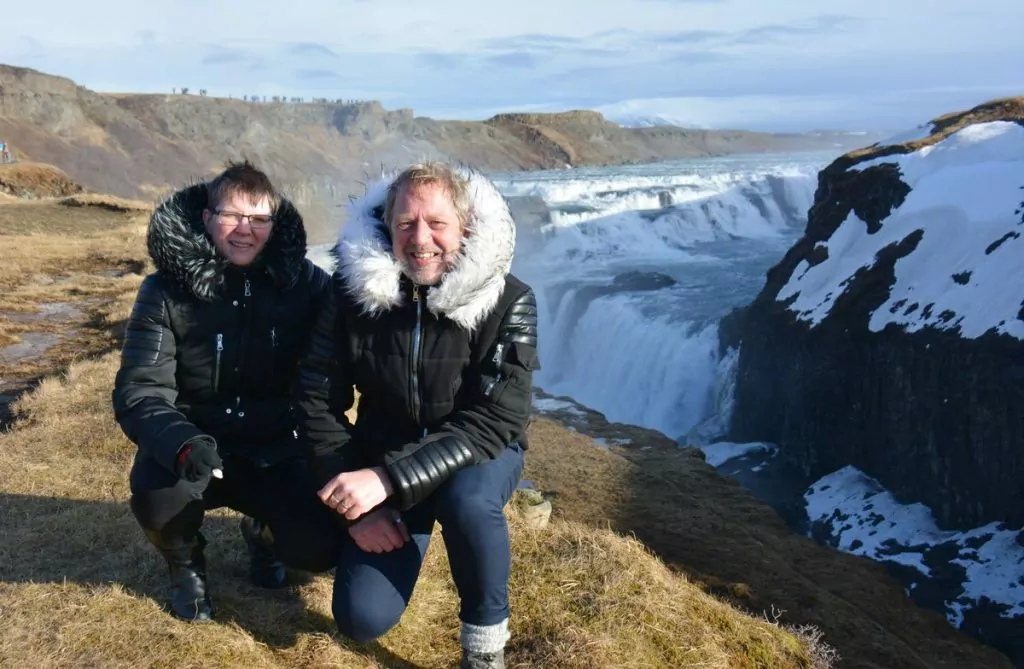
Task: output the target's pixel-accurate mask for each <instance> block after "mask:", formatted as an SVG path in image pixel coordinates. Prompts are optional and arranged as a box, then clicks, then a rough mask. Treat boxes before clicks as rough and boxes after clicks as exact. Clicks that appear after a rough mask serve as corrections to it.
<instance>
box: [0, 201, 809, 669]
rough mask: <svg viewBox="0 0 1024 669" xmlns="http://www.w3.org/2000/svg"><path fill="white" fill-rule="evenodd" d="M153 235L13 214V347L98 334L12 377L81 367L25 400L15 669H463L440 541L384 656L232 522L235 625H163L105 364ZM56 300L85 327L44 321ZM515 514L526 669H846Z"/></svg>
mask: <svg viewBox="0 0 1024 669" xmlns="http://www.w3.org/2000/svg"><path fill="white" fill-rule="evenodd" d="M142 233H143V228H142V226H141V222H140V220H139V218H138V212H133V209H132V208H126V211H120V210H118V209H116V208H113V209H112V208H109V207H104V206H102V205H101V207H98V208H97V207H77V208H75V209H70V210H69V209H67V208H64V207H63V206H62V205H60V204H59V203H50V204H47V205H43V204H35V203H33V204H8V203H4V204H0V236H2V237H3V238H2V239H0V243H2V244H3V249H4V263H0V333H6V334H7V336H18V334H19V333H21V334H23V333H26V332H28V333H32V334H37V333H39V332H54V333H64V334H66V331H67V330H68V328H70V327H74V328H75V329H76V330H79V331H80V334H77V335H75V336H73V337H65V338H64V339H62V340H61V343H60V344H58V345H57V346H55V347H54V348H53V349H51V350H50V351H48V352H47V354H46V355H45V356H42V357H41V358H39V359H37V360H35V361H34V362H33V363H32V364H33V365H35V366H34V367H33V366H32V365H28V364H27V363H23V364H22V365H21V366H20V367H19V366H17V365H14V366H12V365H7V366H6V367H3V366H0V374H2V375H4V376H8V377H11V376H17V375H22V376H24V375H26V374H30V373H39V372H43V371H53V370H54V369H58V368H60V369H63V371H62V372H60V373H59V374H54V375H50V376H48V377H46V378H44V379H43V380H42V381H41V382H40V384H39V385H38V386H37V387H36V388H35V389H34V390H33V391H32V392H30V393H27V394H25V395H24V396H23V397H22V398H21V399H20V400H19V401H18V402H17V404H16V405H15V410H16V413H17V415H18V417H19V419H20V420H18V422H17V423H15V425H14V426H13V428H12V429H10V430H9V431H7V432H6V433H0V536H3V541H2V542H0V666H5V667H6V666H32V667H58V666H60V667H68V666H75V667H77V666H90V667H127V666H132V667H134V666H151V667H164V666H168V667H169V666H176V667H177V666H187V667H190V666H204V667H205V666H247V667H314V666H315V667H320V666H337V667H381V666H383V667H445V666H451V665H452V664H453V663H454V662H455V661H456V658H457V657H458V652H459V651H458V646H457V618H456V611H457V599H456V594H455V591H454V587H453V585H452V582H451V578H450V576H449V573H448V566H447V558H446V556H445V553H444V550H443V544H442V542H441V541H440V540H438V541H435V542H434V544H433V546H432V548H431V550H430V552H429V554H428V557H427V562H426V564H425V567H424V574H423V579H422V581H421V583H420V585H419V586H418V588H417V591H416V594H415V596H414V598H413V601H412V603H411V606H410V610H409V612H408V613H407V615H406V617H405V618H404V619H403V621H402V623H401V624H400V625H399V626H398V627H397V628H396V629H395V630H394V631H392V632H391V633H390V634H389V635H387V636H386V637H385V638H384V639H383V640H382V643H380V644H370V645H367V646H359V645H355V644H351V643H348V642H345V641H344V640H340V639H338V638H336V637H335V635H334V634H333V623H332V621H331V619H330V591H331V581H330V578H329V576H320V577H316V578H312V579H311V580H310V581H309V582H308V583H307V584H305V585H302V586H298V587H296V588H293V589H290V590H288V591H285V592H272V593H271V592H266V591H260V590H257V589H255V588H253V587H251V586H250V585H249V584H248V582H247V580H246V578H245V563H246V560H245V551H244V547H243V543H242V541H241V538H240V536H239V534H238V531H237V525H236V523H237V516H236V514H234V513H233V512H229V511H218V512H213V513H211V514H210V515H209V517H208V519H207V521H206V523H205V525H204V532H205V533H206V534H207V536H208V537H209V538H210V540H211V546H210V548H209V560H210V579H211V586H212V593H213V596H214V598H215V605H216V607H217V612H218V614H217V615H218V619H217V622H215V623H213V624H209V625H198V626H197V625H188V624H186V623H182V622H179V621H176V620H174V619H172V618H171V617H170V616H169V615H168V614H167V613H165V612H164V611H162V609H161V606H160V601H162V597H163V588H164V584H165V576H164V574H165V572H164V569H163V566H162V564H161V561H160V559H159V557H158V556H157V554H156V552H155V551H154V550H153V549H152V547H150V546H149V544H148V543H147V542H146V540H145V539H144V537H143V535H142V533H141V531H139V529H138V527H137V525H136V523H135V521H134V519H133V517H132V515H131V512H130V510H129V509H128V506H127V503H126V501H127V498H128V494H129V493H128V473H129V469H130V467H131V460H132V456H133V454H134V450H135V447H134V446H133V445H132V444H131V443H130V442H128V441H127V440H126V439H125V437H124V436H123V435H122V434H121V432H120V430H119V428H118V427H117V425H116V423H115V422H114V420H113V416H112V413H111V408H110V388H111V385H112V382H113V376H114V373H115V372H116V368H117V364H118V356H117V354H116V353H114V352H108V353H106V354H105V355H102V356H100V357H92V356H93V355H95V354H96V353H98V352H102V351H103V350H105V349H110V348H112V347H113V346H115V345H116V339H117V327H116V326H117V324H118V323H119V322H120V321H123V319H124V318H126V317H127V315H128V312H129V310H130V308H131V303H132V300H133V297H134V294H135V290H136V288H137V286H138V283H139V281H140V279H141V275H142V273H143V272H144V271H145V270H146V262H145V258H144V257H143V244H142ZM114 270H117V271H114ZM118 272H126V273H125V274H123V275H120V276H118V275H117V274H118ZM54 303H57V304H68V305H71V306H74V307H75V308H76V309H78V310H80V311H81V313H82V316H80V317H79V316H74V317H70V318H68V317H59V318H56V319H54V320H53V321H52V322H48V321H47V320H46V318H45V315H44V316H39V315H38V314H36V313H34V312H37V311H38V309H39V308H40V307H41V306H44V305H47V304H49V305H51V306H52V305H53V304H54ZM22 316H27V317H28V320H17V318H20V317H22ZM65 316H66V315H65ZM89 328H91V332H92V334H91V335H87V334H81V333H83V332H86V331H87V329H89ZM0 346H2V344H0ZM62 352H63V353H62ZM82 358H84V359H82ZM72 360H77V362H73V364H70V365H69V366H66V367H65V365H67V363H68V362H70V361H72ZM0 365H3V360H0ZM567 434H568V433H567ZM510 515H511V516H512V521H513V522H512V527H513V530H512V531H513V537H514V539H513V541H514V545H515V557H514V565H513V576H512V583H511V591H512V597H513V598H512V607H513V610H514V612H515V613H514V617H513V619H512V631H513V641H512V645H511V646H510V648H509V666H510V667H579V668H583V667H587V668H590V667H687V666H693V667H697V666H699V667H723V668H724V667H819V666H827V661H826V660H821V658H822V657H824V656H825V655H827V653H825V654H824V655H823V654H822V652H821V649H822V648H823V646H821V645H820V644H817V643H814V642H813V641H810V640H808V639H807V637H806V635H803V636H802V635H800V634H795V633H790V632H788V631H786V630H784V629H782V628H780V627H779V626H778V625H776V624H773V623H771V622H768V621H766V620H763V619H761V618H759V617H757V616H751V615H746V614H743V613H741V612H739V611H737V610H736V609H734V608H732V607H730V606H729V605H727V604H724V603H722V602H721V601H718V600H717V599H715V598H714V597H711V596H709V595H707V594H705V593H704V592H702V591H701V589H700V588H698V587H696V586H695V585H693V584H691V583H688V582H687V581H686V579H685V578H683V577H681V576H679V575H678V574H674V573H672V572H670V571H669V570H668V569H666V568H665V566H664V565H663V564H661V563H660V562H659V561H658V560H657V559H656V558H654V557H652V556H651V555H650V554H649V553H648V551H647V550H646V549H645V548H644V547H643V546H642V545H641V544H640V543H638V542H637V541H635V540H632V539H626V538H623V537H621V536H618V535H616V534H614V533H612V532H611V531H609V530H607V529H600V528H597V529H595V528H592V527H587V526H585V525H582V524H578V523H574V522H567V521H555V522H553V523H552V525H550V526H549V529H548V530H546V531H544V532H537V531H535V530H531V529H530V528H528V527H526V526H524V525H523V524H522V523H521V522H520V521H519V520H518V516H517V515H516V512H515V511H514V506H511V507H510Z"/></svg>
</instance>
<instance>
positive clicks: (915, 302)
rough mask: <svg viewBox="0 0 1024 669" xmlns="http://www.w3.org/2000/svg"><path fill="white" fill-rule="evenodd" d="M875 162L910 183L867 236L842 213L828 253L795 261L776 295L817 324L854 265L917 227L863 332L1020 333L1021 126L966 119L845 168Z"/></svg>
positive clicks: (1023, 330)
mask: <svg viewBox="0 0 1024 669" xmlns="http://www.w3.org/2000/svg"><path fill="white" fill-rule="evenodd" d="M881 163H893V164H896V165H897V166H898V167H899V169H900V172H901V174H902V178H903V181H904V182H906V183H907V184H908V185H909V186H910V187H911V191H910V194H909V195H907V198H906V200H905V201H904V202H903V204H902V205H901V206H900V207H899V208H898V209H897V210H896V211H895V212H894V213H893V214H892V215H890V216H889V217H888V218H887V219H885V220H884V221H883V222H882V226H881V230H880V231H878V232H876V233H874V234H869V233H868V229H867V225H866V224H865V223H864V221H862V220H860V219H859V218H858V217H857V215H856V214H854V213H852V212H851V213H850V215H849V216H848V217H847V218H846V220H845V221H843V223H842V224H841V225H840V226H839V228H838V229H837V230H836V231H835V233H834V234H833V235H832V237H831V238H830V239H829V240H828V241H827V242H826V246H827V248H828V258H827V259H826V260H825V261H824V262H821V263H819V264H818V265H815V266H813V267H811V266H810V265H809V263H807V262H801V263H800V264H799V265H798V266H797V267H796V268H795V269H794V271H793V274H792V276H791V277H790V280H789V282H788V283H787V284H786V285H785V286H783V288H782V290H780V291H779V294H778V295H777V298H776V299H778V300H780V301H785V300H789V299H792V298H795V299H794V301H793V303H792V304H791V305H790V307H789V308H790V309H791V310H792V311H794V312H795V313H796V314H797V316H798V317H799V318H801V319H802V320H805V321H808V322H810V323H811V324H812V325H818V324H820V323H821V322H822V320H824V319H825V318H826V317H827V316H828V315H829V313H830V312H831V309H832V306H833V305H834V304H835V302H836V300H837V299H838V298H839V296H841V295H842V294H843V292H844V291H845V290H846V288H847V285H848V284H849V282H850V280H851V278H852V277H853V275H854V274H855V273H856V272H857V271H858V270H860V269H861V268H870V267H871V266H873V265H874V263H875V261H876V256H877V254H878V253H879V251H881V250H882V249H884V248H885V247H887V246H889V245H890V244H896V243H899V242H901V241H903V240H904V239H906V238H907V237H909V236H910V235H912V234H914V233H915V232H917V231H921V233H922V235H923V236H922V237H921V241H920V242H919V243H918V245H917V247H916V249H915V250H914V251H912V252H911V253H910V254H908V255H907V256H905V257H903V258H900V259H899V260H897V261H896V266H895V273H896V282H895V284H894V285H893V287H892V289H891V291H890V294H889V299H888V300H887V301H886V302H885V303H884V304H882V306H880V307H879V308H878V309H877V310H875V312H874V313H873V314H872V315H871V321H870V325H869V327H870V329H871V330H872V331H874V332H878V331H881V330H882V329H884V328H885V327H886V326H887V325H889V324H896V325H899V326H902V327H903V328H904V329H906V330H907V331H908V332H915V331H918V330H921V329H923V328H926V327H930V328H937V329H959V332H960V334H961V336H963V337H966V338H970V339H973V338H976V337H979V336H981V335H982V334H984V333H986V332H988V331H990V330H993V329H994V330H995V331H996V332H1000V333H1005V334H1009V335H1011V336H1014V337H1016V338H1018V339H1024V321H1021V320H1020V319H1019V318H1018V313H1019V311H1020V308H1021V301H1022V298H1024V263H1021V262H1020V258H1021V254H1022V253H1024V241H1022V240H1021V234H1022V233H1024V229H1022V226H1021V222H1022V219H1021V213H1020V209H1021V201H1022V199H1024V192H1022V190H1021V189H1022V187H1024V127H1021V126H1020V125H1018V124H1016V123H1008V122H1002V121H998V122H992V123H982V124H977V125H972V126H968V127H966V128H964V129H962V130H960V131H959V132H956V133H954V134H952V135H950V136H949V137H948V138H947V139H945V140H943V141H942V142H939V143H938V144H935V145H932V146H929V147H925V148H923V149H920V150H918V151H915V152H912V153H909V154H905V155H901V156H887V157H884V158H878V159H875V160H871V161H867V162H865V163H861V164H859V165H856V166H854V167H852V168H851V169H858V170H860V169H864V168H867V167H870V166H872V165H877V164H881Z"/></svg>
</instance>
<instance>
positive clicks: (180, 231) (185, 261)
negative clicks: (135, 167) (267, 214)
mask: <svg viewBox="0 0 1024 669" xmlns="http://www.w3.org/2000/svg"><path fill="white" fill-rule="evenodd" d="M207 199H208V197H207V188H206V184H205V183H200V184H195V185H192V186H187V187H185V188H183V189H182V190H179V191H178V192H176V193H174V194H173V195H171V196H169V197H167V198H166V199H164V200H163V201H162V202H160V204H158V205H157V207H156V209H155V211H154V212H153V216H152V217H151V218H150V220H149V230H148V232H147V235H146V244H147V246H148V248H149V255H150V257H151V258H152V259H153V262H154V263H155V264H156V267H157V269H158V270H160V271H161V272H163V273H165V274H167V275H169V276H170V277H172V278H173V279H174V280H175V281H177V282H178V283H179V284H181V286H182V287H183V288H185V289H186V290H187V291H188V292H189V293H191V294H192V295H194V296H195V297H197V298H198V299H200V300H203V301H205V302H209V301H212V300H213V299H214V298H215V297H216V296H217V294H218V293H219V292H220V289H221V288H222V286H223V285H224V272H225V270H227V268H228V266H229V264H230V263H229V262H228V261H227V259H225V258H224V257H223V256H221V255H220V254H218V253H217V249H216V248H215V247H214V246H213V242H211V241H210V238H209V237H207V235H206V230H205V229H204V228H203V209H204V208H206V204H207ZM305 257H306V229H305V227H304V226H303V223H302V216H301V215H300V214H299V212H298V210H297V209H296V208H295V207H294V206H293V205H292V203H291V202H289V201H288V200H286V199H285V198H278V205H277V209H276V211H275V212H274V226H273V229H272V230H271V233H270V239H268V240H267V245H266V246H265V247H263V251H262V252H260V255H259V258H258V259H257V261H256V263H257V264H258V265H259V266H260V267H262V268H264V269H265V270H266V272H267V274H269V275H270V277H271V279H272V280H273V281H274V283H275V285H277V286H278V287H279V288H281V289H288V288H291V287H292V286H294V285H295V283H296V281H297V280H298V278H299V273H300V271H301V269H302V261H303V259H304V258H305Z"/></svg>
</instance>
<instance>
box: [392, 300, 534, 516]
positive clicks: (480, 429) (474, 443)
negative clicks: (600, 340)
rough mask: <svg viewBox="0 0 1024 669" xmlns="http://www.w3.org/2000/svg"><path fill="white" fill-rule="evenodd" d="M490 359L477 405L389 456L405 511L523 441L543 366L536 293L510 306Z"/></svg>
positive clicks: (483, 372) (470, 405) (480, 379)
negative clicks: (467, 469)
mask: <svg viewBox="0 0 1024 669" xmlns="http://www.w3.org/2000/svg"><path fill="white" fill-rule="evenodd" d="M487 356H488V357H487V358H486V359H485V360H484V364H483V366H482V370H481V372H480V374H479V375H478V378H477V379H476V380H475V382H476V387H475V388H474V389H473V391H472V392H473V398H472V400H471V402H469V403H468V404H467V405H465V406H463V407H462V408H460V409H457V410H456V411H454V412H453V413H452V414H451V415H450V416H449V417H448V420H446V421H445V423H444V424H443V425H442V426H441V429H440V430H439V431H438V432H435V433H434V434H431V435H429V436H427V437H425V438H424V439H422V440H420V441H418V442H414V443H411V444H406V445H405V446H404V447H402V448H400V449H397V450H394V451H391V452H389V453H387V454H386V455H385V457H384V465H385V467H386V468H387V470H388V475H389V476H390V478H391V482H392V485H393V487H394V491H395V492H394V496H395V500H394V501H395V503H396V504H397V506H399V507H400V508H401V509H407V508H409V507H411V506H414V505H415V504H417V503H419V502H420V501H422V500H423V499H424V498H426V497H427V496H428V495H430V494H431V493H432V492H433V491H434V490H436V489H437V487H438V486H440V485H441V484H442V483H444V482H445V481H446V480H448V479H449V478H450V477H451V476H452V475H453V474H455V472H457V471H458V470H459V469H462V468H463V467H466V466H468V465H472V464H475V463H478V462H482V461H484V460H487V459H490V458H495V457H497V456H498V455H499V454H500V453H501V452H502V451H503V450H504V449H505V448H506V447H507V446H508V444H509V443H511V442H512V441H513V440H515V439H521V438H523V433H524V432H525V431H526V426H527V423H528V421H529V418H530V407H531V403H532V391H533V372H534V371H535V370H537V369H539V368H540V365H539V361H538V357H537V302H536V299H535V298H534V295H533V292H532V291H531V290H526V291H525V292H524V293H522V294H521V295H520V296H519V297H518V298H516V300H515V301H513V302H512V304H511V305H510V306H509V308H508V309H507V311H506V312H505V315H504V316H503V317H502V320H501V324H500V326H499V328H498V336H497V338H496V339H495V341H494V342H493V344H492V345H491V347H490V348H489V350H488V352H487Z"/></svg>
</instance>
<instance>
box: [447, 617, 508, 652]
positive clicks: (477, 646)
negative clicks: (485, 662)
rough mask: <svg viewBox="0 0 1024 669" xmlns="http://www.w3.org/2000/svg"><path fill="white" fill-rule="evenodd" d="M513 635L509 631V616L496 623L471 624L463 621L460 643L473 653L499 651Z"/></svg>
mask: <svg viewBox="0 0 1024 669" xmlns="http://www.w3.org/2000/svg"><path fill="white" fill-rule="evenodd" d="M510 636H511V635H510V634H509V632H508V618H505V619H504V620H502V621H501V622H500V623H497V624H495V625H471V624H470V623H462V633H461V634H460V635H459V643H461V644H462V647H463V648H465V649H466V650H468V651H470V652H473V653H497V652H498V651H499V650H502V649H504V648H505V644H506V643H508V640H509V637H510Z"/></svg>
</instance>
